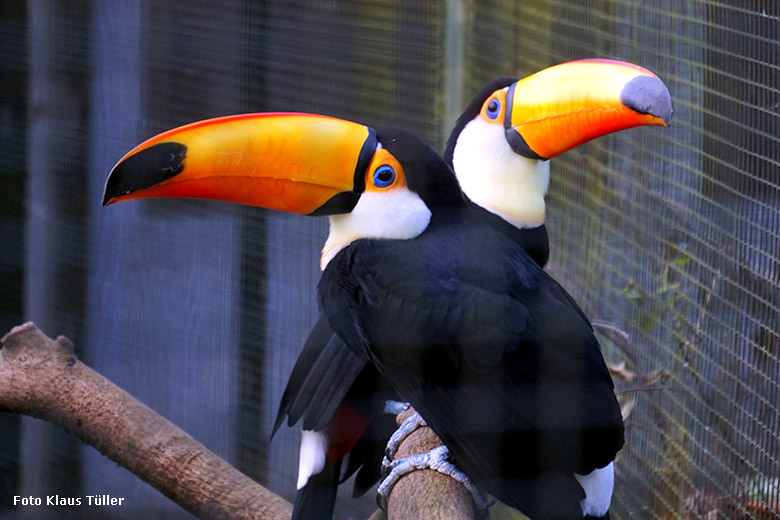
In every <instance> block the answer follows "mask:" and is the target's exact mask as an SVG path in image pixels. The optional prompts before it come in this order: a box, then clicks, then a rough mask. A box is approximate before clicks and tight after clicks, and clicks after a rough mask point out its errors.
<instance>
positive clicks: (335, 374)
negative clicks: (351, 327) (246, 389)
mask: <svg viewBox="0 0 780 520" xmlns="http://www.w3.org/2000/svg"><path fill="white" fill-rule="evenodd" d="M365 366H366V359H365V358H364V357H363V358H361V357H360V356H359V355H358V354H357V353H356V352H355V351H353V350H351V349H350V348H349V347H348V346H347V345H346V343H344V341H343V340H342V339H341V338H340V337H339V336H338V335H336V334H335V333H334V332H333V330H332V329H331V328H330V326H329V324H328V321H327V320H326V319H325V318H324V316H320V318H319V320H317V323H316V324H315V325H314V328H313V329H312V331H311V333H310V334H309V337H308V338H307V340H306V343H305V344H304V346H303V350H302V351H301V354H300V355H299V356H298V360H297V361H296V362H295V367H293V371H292V373H291V374H290V379H289V380H288V382H287V386H286V387H285V389H284V393H283V394H282V400H281V402H280V403H279V411H278V412H277V415H276V422H275V424H274V429H273V433H276V431H277V430H278V429H279V427H280V426H281V425H282V423H283V422H284V420H285V418H287V423H288V425H289V426H293V425H294V424H295V423H297V422H298V421H300V420H303V429H304V430H317V431H319V430H322V429H323V428H324V427H325V425H326V424H327V423H328V421H329V420H330V419H331V417H332V416H333V412H335V411H336V408H338V406H339V404H340V403H341V402H342V401H343V399H344V397H345V396H346V395H347V392H348V391H349V389H350V387H351V386H352V384H353V382H354V381H355V379H356V378H357V377H358V374H360V372H361V370H363V369H364V367H365Z"/></svg>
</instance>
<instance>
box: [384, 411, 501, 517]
mask: <svg viewBox="0 0 780 520" xmlns="http://www.w3.org/2000/svg"><path fill="white" fill-rule="evenodd" d="M426 425H427V424H426V422H425V420H424V419H423V418H422V417H421V416H420V414H418V413H417V412H414V413H413V414H412V415H410V416H409V417H407V418H406V420H404V422H403V423H401V426H400V427H399V428H398V430H396V431H395V433H393V435H392V436H391V437H390V440H389V441H388V443H387V448H385V457H384V459H383V460H382V476H383V477H384V480H383V481H382V482H381V483H380V484H379V487H378V488H377V503H378V504H379V507H380V508H382V509H383V510H386V509H387V500H388V498H389V497H390V492H391V491H392V490H393V487H394V486H395V484H396V483H397V482H398V481H399V480H400V479H401V477H404V476H405V475H408V474H409V473H411V472H413V471H417V470H420V469H432V470H434V471H438V472H439V473H442V474H444V475H447V476H448V477H450V478H453V479H455V481H456V482H459V483H460V484H461V485H463V486H464V487H465V488H466V489H467V490H468V491H469V493H471V497H472V499H473V500H474V506H475V509H476V512H477V518H479V519H484V518H487V517H488V508H489V507H490V505H491V504H490V503H489V502H488V500H487V499H486V498H485V496H484V495H483V494H482V493H481V492H480V491H479V489H478V488H477V486H476V485H475V484H474V483H473V482H472V481H471V479H470V478H469V477H468V476H467V475H466V474H465V473H463V472H462V471H460V470H459V469H458V468H457V467H455V465H454V464H452V462H450V460H449V454H450V450H449V449H448V448H447V446H444V445H442V446H437V447H436V448H433V449H432V450H431V451H429V452H428V453H419V454H417V455H412V456H410V457H407V458H405V459H399V460H393V459H394V457H395V454H396V453H397V452H398V448H399V446H400V445H401V443H402V442H403V441H404V440H405V439H406V438H407V437H409V435H411V434H412V432H414V431H415V430H417V429H418V428H421V427H423V426H426Z"/></svg>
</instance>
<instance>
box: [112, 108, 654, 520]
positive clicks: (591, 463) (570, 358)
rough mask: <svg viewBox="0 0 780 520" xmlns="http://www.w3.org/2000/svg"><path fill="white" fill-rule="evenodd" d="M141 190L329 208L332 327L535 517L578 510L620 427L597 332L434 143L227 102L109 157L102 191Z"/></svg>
mask: <svg viewBox="0 0 780 520" xmlns="http://www.w3.org/2000/svg"><path fill="white" fill-rule="evenodd" d="M513 106H514V105H513ZM653 117H655V116H653ZM640 124H641V123H640ZM645 124H647V123H645ZM521 136H522V134H521ZM524 139H525V138H524ZM537 160H538V159H537ZM145 197H196V198H213V199H219V200H226V201H230V202H237V203H245V204H252V205H258V206H263V207H268V208H272V209H279V210H284V211H292V212H296V213H301V214H309V215H330V223H331V226H330V234H329V237H328V240H327V242H326V245H325V248H324V250H323V267H324V272H323V278H322V281H321V282H320V286H319V291H318V292H319V301H320V305H321V307H322V310H323V315H324V316H325V319H326V322H327V326H328V328H329V329H330V330H331V331H332V333H331V336H333V334H335V336H336V337H337V338H338V340H340V341H343V342H344V343H345V344H346V345H347V347H348V348H349V349H350V351H351V352H353V353H355V354H356V355H357V356H358V357H359V358H361V359H363V361H369V362H371V363H372V364H373V365H374V366H375V367H376V368H377V369H378V370H379V372H380V373H381V374H382V376H383V378H385V380H386V381H387V382H389V383H390V385H391V386H392V388H393V389H394V390H395V391H397V392H398V393H399V394H400V395H401V396H402V397H403V398H404V399H407V400H409V401H410V402H411V403H412V405H413V406H414V407H415V408H416V409H417V410H418V411H419V412H420V413H421V414H422V416H423V417H424V418H425V420H426V421H427V422H428V424H429V425H430V426H431V427H432V428H433V430H434V431H435V432H436V433H437V434H438V435H439V436H440V437H442V439H443V440H444V442H445V444H447V446H448V447H449V448H450V450H451V452H452V454H453V456H454V458H455V460H456V462H457V463H458V465H459V466H460V467H461V469H463V470H464V471H465V472H466V473H467V474H469V476H471V477H472V479H473V480H474V481H475V482H476V483H477V485H478V486H480V487H481V488H482V489H484V491H486V492H488V493H490V494H492V495H494V496H496V497H497V498H499V499H500V500H502V501H504V502H506V503H508V504H509V505H512V506H514V507H517V508H518V509H520V510H521V511H524V512H526V513H527V514H529V515H531V516H532V517H534V518H581V517H582V515H583V513H584V512H585V511H586V510H585V506H584V505H583V503H585V502H587V499H588V489H587V486H585V485H584V484H582V482H581V480H580V479H578V478H577V475H580V476H582V475H589V474H591V473H593V472H594V471H595V470H597V469H599V468H604V467H606V466H608V465H609V464H610V462H611V461H612V459H613V458H614V455H615V453H616V452H617V450H618V449H619V448H620V446H621V445H622V442H623V441H622V432H623V430H622V420H621V419H620V411H619V408H618V407H617V402H616V400H615V397H614V393H613V391H612V382H611V379H610V376H609V373H608V371H607V370H606V366H605V365H604V362H603V359H602V358H601V354H600V351H599V346H598V343H597V341H596V339H595V337H594V336H593V333H592V330H591V329H590V326H589V324H588V322H587V319H586V318H585V317H584V316H583V315H582V313H581V312H580V311H579V309H578V308H577V307H576V305H575V304H573V301H572V300H571V298H570V297H569V296H568V295H567V294H566V293H565V291H563V289H562V288H560V286H558V285H557V284H556V283H555V282H554V281H553V280H552V279H550V278H549V276H547V275H546V274H545V273H544V272H543V271H542V270H541V269H540V268H539V266H538V264H537V262H535V261H534V260H533V259H532V258H531V257H530V256H529V255H528V253H527V252H526V250H525V248H524V247H523V238H522V233H523V232H522V231H521V230H520V229H519V228H517V227H516V226H513V225H511V224H510V223H509V222H507V221H506V220H505V219H504V218H502V217H499V216H497V215H496V214H493V213H491V212H488V211H486V210H485V209H483V208H482V207H480V206H478V205H476V204H474V203H472V202H470V201H469V200H468V198H466V197H464V195H463V193H462V192H461V191H460V188H459V185H458V183H457V181H456V179H455V177H454V176H453V175H452V172H451V171H450V169H449V168H448V167H447V165H446V163H444V162H443V161H442V159H440V158H439V157H438V156H437V155H436V154H435V153H434V152H433V151H432V150H431V149H430V148H428V147H427V146H426V145H424V144H423V143H421V142H420V141H419V140H417V139H416V138H414V137H413V136H411V135H410V134H408V133H406V132H403V131H398V130H379V131H376V132H375V131H373V130H371V129H370V128H367V127H365V126H362V125H358V124H355V123H348V122H345V121H341V120H336V119H333V118H326V117H322V116H310V115H301V114H255V115H248V116H233V117H228V118H220V119H217V120H210V121H205V122H201V123H194V124H192V125H188V126H185V127H182V128H179V129H175V130H172V131H169V132H166V133H164V134H161V135H160V136H157V137H155V138H152V139H150V140H149V141H147V142H146V143H143V144H142V145H140V146H139V147H137V148H136V149H134V150H133V151H131V152H130V153H129V154H128V155H127V156H126V157H124V158H123V159H122V160H121V161H120V162H119V163H118V164H117V166H116V167H115V168H114V170H113V171H112V173H111V175H110V177H109V179H108V181H107V184H106V192H105V197H104V204H110V203H113V202H118V201H121V200H126V199H133V198H145ZM327 448H328V446H327V445H326V446H325V450H324V452H323V453H322V458H323V461H322V463H324V459H326V458H327V457H328V456H329V454H328V453H327Z"/></svg>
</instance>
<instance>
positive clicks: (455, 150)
mask: <svg viewBox="0 0 780 520" xmlns="http://www.w3.org/2000/svg"><path fill="white" fill-rule="evenodd" d="M671 119H672V100H671V96H670V94H669V90H668V89H667V88H666V85H664V83H663V82H662V81H661V80H660V79H659V78H658V77H657V76H656V75H655V74H653V73H652V72H650V71H649V70H647V69H644V68H642V67H639V66H637V65H633V64H631V63H625V62H621V61H614V60H600V59H590V60H578V61H572V62H568V63H562V64H560V65H555V66H552V67H549V68H547V69H544V70H542V71H540V72H537V73H535V74H533V75H531V76H528V77H526V78H524V79H517V78H500V79H497V80H495V81H493V82H491V83H489V84H488V85H486V86H485V87H484V88H483V89H482V90H481V91H480V92H479V93H478V94H477V96H476V97H475V98H474V99H473V100H472V101H471V103H470V104H469V106H468V108H467V109H466V111H465V112H464V113H463V114H462V115H461V116H460V118H459V119H458V122H457V123H456V125H455V128H454V129H453V131H452V133H451V134H450V138H449V140H448V142H447V147H446V149H445V153H444V158H445V160H446V161H447V162H448V163H450V164H451V165H452V167H453V169H454V171H455V174H456V175H457V177H458V180H459V181H460V183H461V186H462V187H463V191H464V192H465V193H466V195H468V196H469V198H471V199H472V200H473V201H474V202H476V203H478V204H480V205H482V206H484V207H486V208H487V209H488V210H490V211H492V212H494V213H497V214H499V215H501V216H502V217H504V218H505V219H506V220H508V221H510V222H511V223H513V224H515V225H516V226H518V227H533V226H538V225H540V224H542V223H543V222H544V219H545V206H544V195H545V194H546V191H547V186H548V184H549V164H548V163H547V162H546V160H547V159H550V158H552V157H555V156H556V155H558V154H561V153H563V152H565V151H566V150H570V149H571V148H574V147H576V146H578V145H580V144H582V143H584V142H586V141H589V140H591V139H594V138H596V137H599V136H602V135H606V134H609V133H612V132H616V131H618V130H624V129H627V128H632V127H635V126H643V125H658V126H668V125H669V123H670V122H671Z"/></svg>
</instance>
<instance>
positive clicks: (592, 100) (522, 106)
mask: <svg viewBox="0 0 780 520" xmlns="http://www.w3.org/2000/svg"><path fill="white" fill-rule="evenodd" d="M506 97H507V99H506V106H507V108H508V110H507V111H505V113H504V116H505V117H504V127H505V128H506V135H507V140H508V141H509V144H510V145H511V146H512V148H513V149H514V150H515V152H517V153H519V154H521V155H524V156H526V157H531V158H534V159H550V158H551V157H554V156H556V155H558V154H560V153H562V152H565V151H566V150H569V149H571V148H574V147H575V146H578V145H580V144H582V143H584V142H586V141H589V140H591V139H594V138H596V137H599V136H602V135H605V134H609V133H611V132H616V131H618V130H624V129H626V128H631V127H635V126H642V125H659V126H668V125H669V123H670V122H671V120H672V98H671V96H670V94H669V89H667V88H666V85H664V83H663V82H662V81H661V80H660V79H658V77H657V76H656V75H655V74H653V73H652V72H650V71H649V70H647V69H643V68H642V67H638V66H636V65H633V64H631V63H625V62H621V61H613V60H579V61H571V62H568V63H562V64H560V65H555V66H553V67H550V68H547V69H544V70H542V71H540V72H537V73H536V74H533V75H531V76H528V77H526V78H524V79H521V80H519V81H518V82H517V83H515V84H514V85H511V86H510V87H509V88H508V90H507V94H506Z"/></svg>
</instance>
